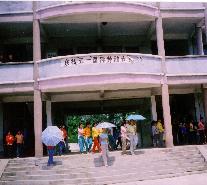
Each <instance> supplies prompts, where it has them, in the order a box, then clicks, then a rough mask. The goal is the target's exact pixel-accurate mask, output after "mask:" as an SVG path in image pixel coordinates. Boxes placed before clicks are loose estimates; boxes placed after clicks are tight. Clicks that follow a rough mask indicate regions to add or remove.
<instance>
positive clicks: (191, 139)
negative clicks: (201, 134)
mask: <svg viewBox="0 0 207 185" xmlns="http://www.w3.org/2000/svg"><path fill="white" fill-rule="evenodd" d="M188 143H189V144H195V129H194V124H193V120H191V121H190V123H189V132H188Z"/></svg>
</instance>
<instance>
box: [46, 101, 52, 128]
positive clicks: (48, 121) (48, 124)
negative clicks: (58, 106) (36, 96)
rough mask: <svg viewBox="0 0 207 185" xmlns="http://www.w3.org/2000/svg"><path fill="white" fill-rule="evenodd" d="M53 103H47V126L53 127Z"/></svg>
mask: <svg viewBox="0 0 207 185" xmlns="http://www.w3.org/2000/svg"><path fill="white" fill-rule="evenodd" d="M51 108H52V106H51V101H46V114H47V126H52V113H51V110H52V109H51Z"/></svg>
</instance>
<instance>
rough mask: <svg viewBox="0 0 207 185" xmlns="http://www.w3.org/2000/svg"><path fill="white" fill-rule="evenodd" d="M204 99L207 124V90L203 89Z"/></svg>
mask: <svg viewBox="0 0 207 185" xmlns="http://www.w3.org/2000/svg"><path fill="white" fill-rule="evenodd" d="M203 99H204V113H205V120H206V122H207V89H203Z"/></svg>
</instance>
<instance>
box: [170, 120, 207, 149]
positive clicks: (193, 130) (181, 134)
mask: <svg viewBox="0 0 207 185" xmlns="http://www.w3.org/2000/svg"><path fill="white" fill-rule="evenodd" d="M174 127H175V126H174ZM206 131H207V128H206V127H205V123H204V120H203V118H201V119H200V121H199V122H194V121H193V120H191V121H189V122H187V123H186V122H180V123H179V124H177V127H176V129H175V133H174V135H175V136H174V137H175V140H176V143H177V144H179V145H185V144H206V142H207V140H206V136H207V133H206Z"/></svg>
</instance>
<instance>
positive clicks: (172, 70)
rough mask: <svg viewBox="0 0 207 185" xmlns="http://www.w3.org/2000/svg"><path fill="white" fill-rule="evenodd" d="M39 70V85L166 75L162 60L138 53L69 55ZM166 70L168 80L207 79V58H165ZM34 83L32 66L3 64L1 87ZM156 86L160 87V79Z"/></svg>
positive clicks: (46, 61)
mask: <svg viewBox="0 0 207 185" xmlns="http://www.w3.org/2000/svg"><path fill="white" fill-rule="evenodd" d="M38 67H39V81H47V80H53V79H62V78H71V77H77V76H79V77H81V76H82V77H85V76H98V75H102V76H103V75H110V78H113V75H123V74H126V75H131V74H133V75H144V76H145V77H146V76H147V75H149V76H150V78H153V76H154V77H155V76H162V75H163V73H162V65H161V57H159V56H155V55H145V54H138V53H94V54H85V55H80V54H79V55H68V56H63V57H55V58H50V59H44V60H41V61H39V62H38ZM166 68H167V76H168V77H169V78H170V77H171V76H176V77H179V76H181V77H182V78H184V77H188V76H191V77H192V76H199V75H201V76H206V77H207V56H183V57H166ZM137 78H138V76H137ZM155 78H156V77H155ZM159 78H160V77H159ZM156 79H158V78H156ZM31 82H33V63H32V62H28V63H7V64H0V85H2V84H20V83H31ZM143 83H145V82H144V81H143ZM146 83H147V82H146ZM155 83H160V81H159V79H158V81H156V82H155Z"/></svg>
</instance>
